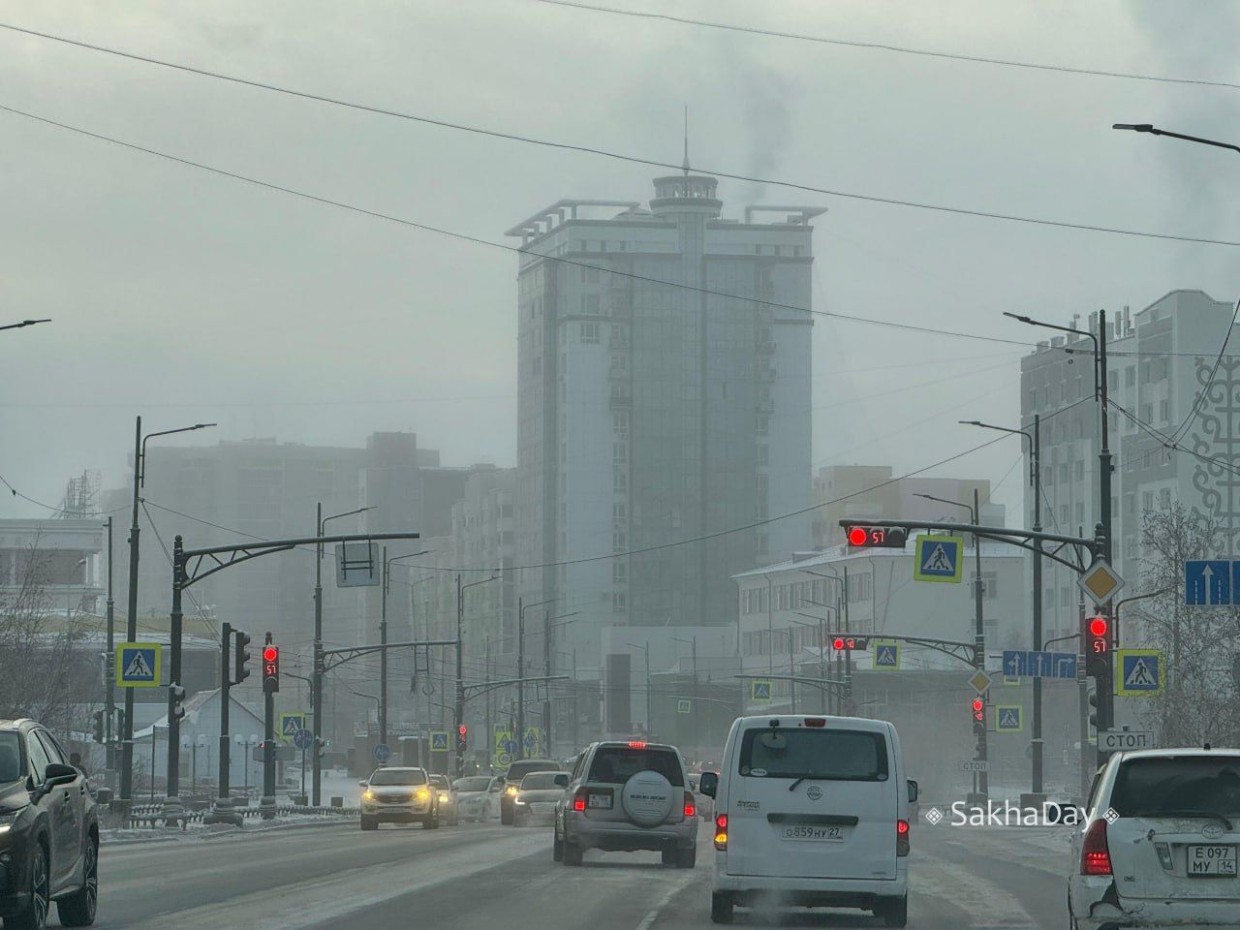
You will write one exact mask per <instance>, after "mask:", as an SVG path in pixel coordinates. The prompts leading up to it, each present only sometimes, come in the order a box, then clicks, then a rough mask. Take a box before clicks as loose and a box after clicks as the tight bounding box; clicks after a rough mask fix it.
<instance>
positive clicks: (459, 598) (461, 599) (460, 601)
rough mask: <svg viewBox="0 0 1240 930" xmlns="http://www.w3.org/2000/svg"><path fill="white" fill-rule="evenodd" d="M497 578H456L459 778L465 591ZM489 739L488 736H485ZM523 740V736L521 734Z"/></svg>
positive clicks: (460, 771)
mask: <svg viewBox="0 0 1240 930" xmlns="http://www.w3.org/2000/svg"><path fill="white" fill-rule="evenodd" d="M497 578H499V572H492V573H491V577H490V578H483V579H482V580H481V581H471V582H470V583H469V584H466V585H463V584H461V575H460V573H459V572H458V573H457V576H456V704H455V708H454V710H453V714H452V716H453V718H454V720H453V727H452V728H453V729H454V730H455V731H456V733H457V734H458V738H457V741H456V775H457V777H458V778H460V777H461V776H462V775H464V774H465V754H464V753H463V752H462V751H461V743H462V740H461V739H460V732H461V727H462V725H464V723H465V658H464V655H465V652H464V648H463V644H464V640H463V638H462V629H463V627H464V623H465V589H466V588H473V587H475V586H477V585H480V584H487V583H488V582H491V581H495V579H497ZM487 738H488V739H490V736H489V735H488V736H487ZM522 738H524V734H522Z"/></svg>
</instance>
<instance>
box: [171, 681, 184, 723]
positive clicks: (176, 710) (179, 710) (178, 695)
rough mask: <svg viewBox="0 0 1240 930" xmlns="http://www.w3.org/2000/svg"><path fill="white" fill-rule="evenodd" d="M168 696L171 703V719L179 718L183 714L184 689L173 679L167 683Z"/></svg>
mask: <svg viewBox="0 0 1240 930" xmlns="http://www.w3.org/2000/svg"><path fill="white" fill-rule="evenodd" d="M168 697H169V699H170V701H171V704H172V712H171V714H170V717H171V719H173V720H180V719H181V718H182V717H184V716H185V689H184V688H183V687H181V685H178V684H177V683H176V682H175V681H174V682H172V684H170V685H168Z"/></svg>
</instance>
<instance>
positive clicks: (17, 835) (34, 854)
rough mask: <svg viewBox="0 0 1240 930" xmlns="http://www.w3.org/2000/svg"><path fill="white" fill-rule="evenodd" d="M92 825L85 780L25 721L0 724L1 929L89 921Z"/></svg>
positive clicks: (94, 818) (95, 825)
mask: <svg viewBox="0 0 1240 930" xmlns="http://www.w3.org/2000/svg"><path fill="white" fill-rule="evenodd" d="M98 899H99V819H98V815H97V813H96V809H95V800H94V797H93V796H92V794H91V792H90V790H89V789H88V787H87V784H86V775H85V773H84V772H82V771H81V770H79V769H77V768H76V767H74V766H72V765H70V764H69V762H68V754H67V753H66V752H65V751H64V749H63V748H61V745H60V743H58V742H57V741H56V738H55V737H54V736H52V734H51V733H50V732H49V731H48V730H47V729H46V728H44V727H43V726H40V725H39V724H38V723H36V722H35V721H33V720H0V917H2V918H3V919H4V926H5V930H35V928H40V927H42V926H43V925H44V923H45V922H46V920H47V916H48V911H49V910H50V909H51V904H52V902H53V901H55V902H56V912H57V915H58V916H59V917H60V924H61V926H64V927H87V926H90V925H91V924H93V923H94V922H95V907H96V905H97V903H98Z"/></svg>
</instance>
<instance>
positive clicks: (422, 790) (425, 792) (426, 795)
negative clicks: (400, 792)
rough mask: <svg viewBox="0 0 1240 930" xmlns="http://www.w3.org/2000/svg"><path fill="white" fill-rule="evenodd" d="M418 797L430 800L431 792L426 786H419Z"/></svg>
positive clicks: (422, 799)
mask: <svg viewBox="0 0 1240 930" xmlns="http://www.w3.org/2000/svg"><path fill="white" fill-rule="evenodd" d="M417 798H418V800H419V801H429V800H430V799H431V793H430V791H428V790H427V789H425V788H419V789H418V793H417Z"/></svg>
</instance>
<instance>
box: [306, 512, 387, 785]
mask: <svg viewBox="0 0 1240 930" xmlns="http://www.w3.org/2000/svg"><path fill="white" fill-rule="evenodd" d="M373 509H374V508H372V507H358V508H357V509H355V510H347V511H345V512H344V513H334V514H332V515H331V516H329V517H325V516H323V502H322V501H319V502H318V505H317V507H316V509H315V514H314V535H315V537H316V538H317V537H321V536H322V535H323V525H324V524H325V523H327V521H328V520H335V519H336V518H337V517H350V516H353V515H354V514H358V513H364V512H365V511H367V510H373ZM311 674H312V675H313V676H314V687H313V688H312V689H311V690H312V692H313V698H314V701H313V703H314V706H313V707H312V708H311V712H312V713H313V715H314V779H313V781H312V788H313V791H314V797H313V798H312V799H311V800H312V801H313V802H314V806H315V807H318V806H319V805H320V804H322V803H323V759H322V755H323V675H324V668H323V543H322V542H315V544H314V670H313V671H312V672H311ZM332 708H333V710H334V709H335V704H334V703H333V704H332Z"/></svg>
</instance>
